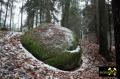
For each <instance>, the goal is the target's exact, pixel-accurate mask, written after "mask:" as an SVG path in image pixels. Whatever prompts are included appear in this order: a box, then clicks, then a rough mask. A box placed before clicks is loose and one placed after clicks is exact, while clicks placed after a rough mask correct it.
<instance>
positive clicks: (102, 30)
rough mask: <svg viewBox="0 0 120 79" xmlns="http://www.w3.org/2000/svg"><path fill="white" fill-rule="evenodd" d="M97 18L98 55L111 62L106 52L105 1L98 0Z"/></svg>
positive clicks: (106, 25)
mask: <svg viewBox="0 0 120 79" xmlns="http://www.w3.org/2000/svg"><path fill="white" fill-rule="evenodd" d="M98 13H99V14H98V17H99V19H98V20H99V25H98V27H99V53H100V55H102V56H103V57H104V58H106V60H107V61H111V58H110V53H109V51H108V39H107V32H108V30H107V29H108V28H107V27H108V24H107V22H108V20H107V15H106V8H105V0H98Z"/></svg>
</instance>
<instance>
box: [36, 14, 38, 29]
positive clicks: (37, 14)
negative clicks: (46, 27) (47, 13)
mask: <svg viewBox="0 0 120 79" xmlns="http://www.w3.org/2000/svg"><path fill="white" fill-rule="evenodd" d="M35 25H36V27H37V25H38V13H37V14H36V23H35Z"/></svg>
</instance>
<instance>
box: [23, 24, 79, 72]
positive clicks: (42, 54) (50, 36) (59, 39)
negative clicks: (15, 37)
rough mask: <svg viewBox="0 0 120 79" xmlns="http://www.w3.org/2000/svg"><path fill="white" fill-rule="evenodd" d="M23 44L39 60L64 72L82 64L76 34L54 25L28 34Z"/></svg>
mask: <svg viewBox="0 0 120 79" xmlns="http://www.w3.org/2000/svg"><path fill="white" fill-rule="evenodd" d="M21 43H22V44H23V46H24V47H25V48H26V49H27V50H28V51H29V52H31V53H32V54H33V55H34V56H35V57H36V58H37V59H39V60H41V61H43V62H44V63H46V64H49V65H51V66H54V67H56V68H59V69H62V70H71V69H73V68H76V67H78V66H79V65H80V64H81V50H78V51H75V52H73V50H75V49H76V48H77V47H78V39H77V37H76V36H75V34H74V33H73V32H72V31H71V30H69V29H67V28H65V27H61V26H58V25H53V24H42V25H41V26H39V27H37V28H35V29H32V30H30V31H28V32H26V33H25V34H24V35H23V36H22V38H21Z"/></svg>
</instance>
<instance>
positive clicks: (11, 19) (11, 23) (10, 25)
mask: <svg viewBox="0 0 120 79" xmlns="http://www.w3.org/2000/svg"><path fill="white" fill-rule="evenodd" d="M12 12H13V0H12V5H11V15H10V29H11V28H12Z"/></svg>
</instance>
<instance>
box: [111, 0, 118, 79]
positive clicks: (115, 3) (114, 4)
mask: <svg viewBox="0 0 120 79" xmlns="http://www.w3.org/2000/svg"><path fill="white" fill-rule="evenodd" d="M112 13H113V20H114V36H115V49H116V63H117V67H118V69H117V71H118V72H117V74H118V79H119V78H120V1H119V0H112Z"/></svg>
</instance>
